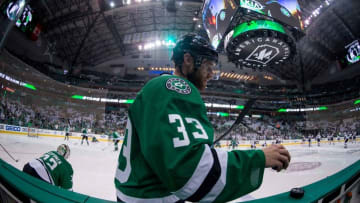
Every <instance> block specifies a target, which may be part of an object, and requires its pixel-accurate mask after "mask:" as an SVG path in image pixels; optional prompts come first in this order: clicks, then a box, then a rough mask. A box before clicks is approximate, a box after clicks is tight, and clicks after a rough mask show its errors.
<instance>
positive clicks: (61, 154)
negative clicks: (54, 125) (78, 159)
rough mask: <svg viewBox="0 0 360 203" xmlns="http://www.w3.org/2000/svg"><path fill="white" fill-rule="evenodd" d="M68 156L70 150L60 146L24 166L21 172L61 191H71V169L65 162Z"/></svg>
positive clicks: (65, 146) (63, 145) (64, 145)
mask: <svg viewBox="0 0 360 203" xmlns="http://www.w3.org/2000/svg"><path fill="white" fill-rule="evenodd" d="M69 156H70V148H69V146H67V145H66V144H61V145H59V147H58V148H57V150H56V151H50V152H47V153H45V154H44V155H43V156H41V157H40V158H38V159H34V160H32V161H30V162H29V163H27V164H25V165H24V168H23V172H25V173H27V174H29V175H31V176H34V177H35V178H38V179H40V180H43V181H45V182H47V183H50V184H52V185H56V186H59V187H61V188H63V189H67V190H72V185H73V182H72V176H73V173H74V172H73V169H72V167H71V165H70V163H69V162H68V161H67V160H66V159H68V158H69Z"/></svg>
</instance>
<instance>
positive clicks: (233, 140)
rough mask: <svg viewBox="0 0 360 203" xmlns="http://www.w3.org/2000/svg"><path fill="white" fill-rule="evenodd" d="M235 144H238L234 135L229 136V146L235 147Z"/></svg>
mask: <svg viewBox="0 0 360 203" xmlns="http://www.w3.org/2000/svg"><path fill="white" fill-rule="evenodd" d="M237 145H238V143H237V140H236V137H235V136H233V137H232V138H231V147H232V149H235V148H236V147H237Z"/></svg>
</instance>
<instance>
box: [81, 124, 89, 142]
mask: <svg viewBox="0 0 360 203" xmlns="http://www.w3.org/2000/svg"><path fill="white" fill-rule="evenodd" d="M84 140H86V143H87V145H88V146H89V141H88V135H87V129H86V128H84V129H83V130H82V133H81V145H82V144H83V141H84Z"/></svg>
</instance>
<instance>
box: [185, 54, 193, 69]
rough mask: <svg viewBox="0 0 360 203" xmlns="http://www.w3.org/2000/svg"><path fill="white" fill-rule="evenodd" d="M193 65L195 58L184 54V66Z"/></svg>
mask: <svg viewBox="0 0 360 203" xmlns="http://www.w3.org/2000/svg"><path fill="white" fill-rule="evenodd" d="M192 63H193V58H192V56H191V55H190V54H189V53H185V54H184V64H185V65H186V66H190V65H191V64H192Z"/></svg>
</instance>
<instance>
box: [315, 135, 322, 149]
mask: <svg viewBox="0 0 360 203" xmlns="http://www.w3.org/2000/svg"><path fill="white" fill-rule="evenodd" d="M316 141H317V146H318V147H320V141H321V135H320V133H318V134H317V136H316Z"/></svg>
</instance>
